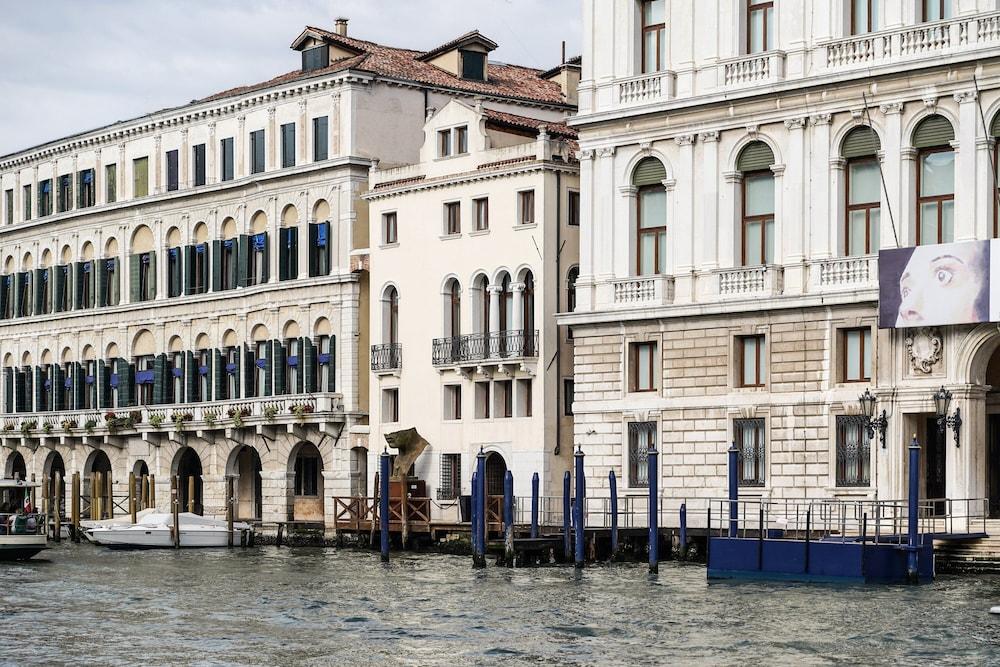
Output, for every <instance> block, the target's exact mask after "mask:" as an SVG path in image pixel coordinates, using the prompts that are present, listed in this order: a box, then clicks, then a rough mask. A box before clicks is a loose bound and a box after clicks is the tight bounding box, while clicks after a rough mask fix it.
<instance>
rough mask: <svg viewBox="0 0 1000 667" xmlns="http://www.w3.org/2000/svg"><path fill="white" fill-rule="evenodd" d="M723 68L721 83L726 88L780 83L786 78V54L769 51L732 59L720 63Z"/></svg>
mask: <svg viewBox="0 0 1000 667" xmlns="http://www.w3.org/2000/svg"><path fill="white" fill-rule="evenodd" d="M719 65H720V67H722V77H721V83H722V84H723V85H725V86H743V85H752V84H760V83H770V82H772V81H779V80H781V79H783V78H784V77H785V53H784V52H783V51H768V52H767V53H758V54H754V55H749V56H740V57H739V58H731V59H729V60H725V61H723V62H721V63H719Z"/></svg>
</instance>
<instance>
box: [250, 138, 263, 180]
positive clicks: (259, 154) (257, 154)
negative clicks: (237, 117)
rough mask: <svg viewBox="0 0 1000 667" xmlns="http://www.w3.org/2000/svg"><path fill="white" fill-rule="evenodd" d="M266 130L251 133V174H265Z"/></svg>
mask: <svg viewBox="0 0 1000 667" xmlns="http://www.w3.org/2000/svg"><path fill="white" fill-rule="evenodd" d="M265 148H266V145H265V143H264V130H254V131H253V132H251V133H250V173H251V174H260V173H263V172H264V167H265V166H266V165H265V159H264V154H265V153H264V151H265Z"/></svg>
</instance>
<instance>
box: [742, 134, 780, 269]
mask: <svg viewBox="0 0 1000 667" xmlns="http://www.w3.org/2000/svg"><path fill="white" fill-rule="evenodd" d="M773 164H774V153H773V152H772V151H771V148H770V147H769V146H768V145H767V144H765V143H764V142H763V141H752V142H750V143H749V144H747V145H746V146H744V147H743V150H742V151H740V156H739V158H738V159H737V160H736V168H737V170H739V172H740V175H741V176H742V180H743V183H742V195H743V196H742V205H743V208H742V213H741V216H740V223H741V224H740V226H741V238H742V242H741V246H742V250H741V261H742V264H743V266H760V265H762V264H772V263H774V172H772V171H771V165H773Z"/></svg>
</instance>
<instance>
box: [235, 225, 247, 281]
mask: <svg viewBox="0 0 1000 667" xmlns="http://www.w3.org/2000/svg"><path fill="white" fill-rule="evenodd" d="M236 263H237V264H238V265H239V273H238V274H237V275H236V281H237V282H236V284H237V285H238V286H239V287H246V286H247V279H248V277H249V274H250V237H249V236H247V235H246V234H240V242H239V248H238V249H237V255H236Z"/></svg>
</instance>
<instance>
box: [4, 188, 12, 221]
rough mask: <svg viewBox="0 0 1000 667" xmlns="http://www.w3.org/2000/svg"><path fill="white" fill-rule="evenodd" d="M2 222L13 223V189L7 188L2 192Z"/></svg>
mask: <svg viewBox="0 0 1000 667" xmlns="http://www.w3.org/2000/svg"><path fill="white" fill-rule="evenodd" d="M3 211H4V222H5V223H6V224H8V225H12V224H14V191H13V190H7V191H5V192H4V193H3Z"/></svg>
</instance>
